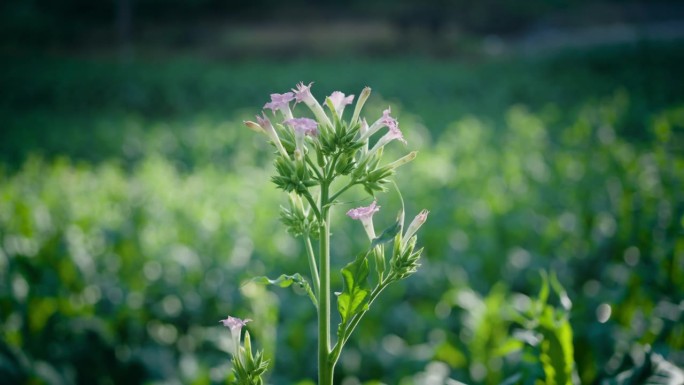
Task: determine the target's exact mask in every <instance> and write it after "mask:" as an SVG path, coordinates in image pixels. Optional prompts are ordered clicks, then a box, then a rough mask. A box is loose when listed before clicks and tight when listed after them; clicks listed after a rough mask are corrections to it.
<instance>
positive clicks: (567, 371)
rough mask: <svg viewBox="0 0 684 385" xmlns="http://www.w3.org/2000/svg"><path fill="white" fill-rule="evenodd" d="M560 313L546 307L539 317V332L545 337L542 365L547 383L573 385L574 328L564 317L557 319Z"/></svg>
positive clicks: (542, 349)
mask: <svg viewBox="0 0 684 385" xmlns="http://www.w3.org/2000/svg"><path fill="white" fill-rule="evenodd" d="M558 313H559V311H557V310H556V309H554V308H553V307H552V306H549V305H546V306H545V307H544V311H543V312H542V315H541V316H540V317H539V328H538V330H539V331H540V332H541V333H542V335H543V336H544V340H543V341H542V343H541V355H540V357H539V360H540V361H541V363H542V367H543V369H544V374H545V376H546V383H547V384H549V385H553V384H555V385H572V373H573V368H574V362H575V361H574V357H573V354H574V353H573V345H572V327H571V326H570V322H568V320H567V318H566V317H564V316H561V317H557V315H558Z"/></svg>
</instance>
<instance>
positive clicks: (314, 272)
mask: <svg viewBox="0 0 684 385" xmlns="http://www.w3.org/2000/svg"><path fill="white" fill-rule="evenodd" d="M304 239H305V240H304V243H305V246H306V255H307V256H308V257H309V268H310V269H311V282H312V284H313V287H314V294H315V295H316V297H318V293H319V292H320V290H321V289H320V286H321V283H320V281H319V279H318V266H316V254H314V250H313V246H311V238H309V234H308V233H307V234H305V237H304ZM316 302H318V300H316Z"/></svg>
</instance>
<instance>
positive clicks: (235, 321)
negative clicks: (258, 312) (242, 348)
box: [219, 316, 252, 334]
mask: <svg viewBox="0 0 684 385" xmlns="http://www.w3.org/2000/svg"><path fill="white" fill-rule="evenodd" d="M250 321H252V320H251V319H249V318H247V319H244V320H242V319H240V318H236V317H231V316H228V318H226V319H222V320H220V321H219V323H222V324H223V326H225V327H227V328H229V329H230V332H231V333H237V334H240V331H241V330H242V327H243V326H245V325H247V322H250Z"/></svg>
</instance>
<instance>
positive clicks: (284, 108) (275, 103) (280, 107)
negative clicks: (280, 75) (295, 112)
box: [264, 92, 295, 119]
mask: <svg viewBox="0 0 684 385" xmlns="http://www.w3.org/2000/svg"><path fill="white" fill-rule="evenodd" d="M294 99H295V95H294V93H293V92H286V93H284V94H271V101H270V102H269V103H266V104H265V105H264V109H266V108H269V109H270V110H271V111H273V113H275V112H276V111H280V112H282V114H283V115H284V116H285V118H287V119H292V111H290V102H291V101H292V100H294Z"/></svg>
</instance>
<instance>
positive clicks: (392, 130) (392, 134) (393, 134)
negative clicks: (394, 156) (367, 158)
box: [369, 121, 406, 153]
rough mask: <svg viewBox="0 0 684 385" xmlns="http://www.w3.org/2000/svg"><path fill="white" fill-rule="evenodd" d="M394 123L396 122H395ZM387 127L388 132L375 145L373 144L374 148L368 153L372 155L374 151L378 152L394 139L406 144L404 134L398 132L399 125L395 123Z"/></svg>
mask: <svg viewBox="0 0 684 385" xmlns="http://www.w3.org/2000/svg"><path fill="white" fill-rule="evenodd" d="M395 123H396V121H395ZM388 127H389V131H388V132H387V133H386V134H385V135H383V137H382V138H380V139H379V140H378V142H377V143H375V146H373V148H372V149H371V150H370V152H369V153H374V152H375V151H378V150H379V149H381V148H382V147H384V146H385V145H386V144H387V143H389V142H391V141H393V140H395V139H396V140H398V141H400V142H403V143H404V144H406V139H404V134H402V133H401V131H400V130H399V123H396V124H395V125H393V126H388Z"/></svg>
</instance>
